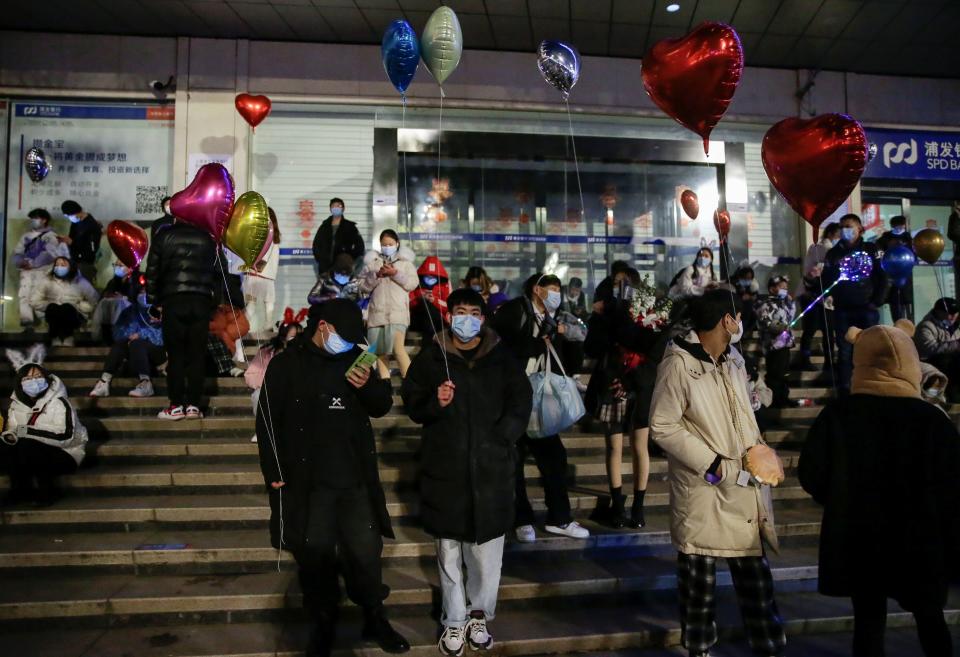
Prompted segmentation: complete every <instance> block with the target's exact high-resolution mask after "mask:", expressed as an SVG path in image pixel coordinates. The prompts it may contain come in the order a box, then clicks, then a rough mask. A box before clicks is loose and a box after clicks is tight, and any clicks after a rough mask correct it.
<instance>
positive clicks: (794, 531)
mask: <svg viewBox="0 0 960 657" xmlns="http://www.w3.org/2000/svg"><path fill="white" fill-rule="evenodd" d="M198 497H200V496H198ZM198 501H202V499H201V500H198ZM130 506H131V507H136V508H149V506H148V505H147V504H146V503H145V502H144V501H143V500H142V499H138V498H132V499H131V504H130ZM238 506H239V505H238ZM264 508H265V507H264ZM155 511H156V512H157V513H158V515H157V516H156V517H166V518H168V519H174V520H175V519H176V518H178V516H177V515H176V514H177V513H180V512H181V511H183V512H184V513H185V512H186V510H185V509H175V508H170V507H167V509H166V510H164V509H155ZM168 511H169V512H170V515H167V516H165V514H166V513H167V512H168ZM199 511H200V513H203V512H204V509H203V508H202V507H201V508H200V509H199ZM105 512H106V511H105ZM258 513H259V514H260V517H261V518H263V520H261V521H260V522H259V523H258V524H259V525H260V526H259V527H241V528H236V529H193V528H186V529H181V528H178V527H177V526H176V525H175V524H170V525H169V526H165V527H164V528H162V529H143V530H133V531H105V532H88V531H76V530H75V531H70V532H66V531H64V532H56V533H51V532H47V531H32V532H25V533H23V532H17V533H12V532H6V533H5V535H2V536H0V572H3V571H5V570H6V571H8V572H19V569H23V568H33V569H37V568H58V569H61V568H70V569H89V568H101V567H110V568H111V569H113V571H114V572H115V571H116V569H117V568H121V569H123V568H135V567H136V568H155V569H168V568H172V569H177V568H183V567H189V568H190V569H197V568H204V567H210V568H213V567H232V568H241V567H251V566H253V567H256V566H261V567H262V566H263V564H268V565H270V564H275V563H276V562H277V559H278V554H277V551H276V550H275V549H274V548H272V547H271V546H270V536H269V532H268V530H267V526H266V518H267V516H268V511H266V512H264V511H263V510H258ZM820 515H821V513H820V510H819V509H818V508H816V507H814V506H812V505H810V506H807V507H806V508H782V509H778V510H777V514H776V520H777V531H778V533H779V534H780V536H781V538H783V539H784V540H790V537H806V538H810V537H815V536H817V534H818V533H819V531H820ZM647 521H648V525H647V526H646V527H644V528H643V529H620V530H615V529H610V528H609V527H605V526H602V525H598V524H596V523H594V522H591V521H588V520H585V521H583V524H584V525H585V526H587V527H589V529H590V531H591V536H590V538H588V539H586V540H576V539H569V538H565V537H561V536H556V535H553V534H549V533H546V532H544V531H543V530H542V529H539V530H538V538H537V541H536V543H518V542H516V541H513V539H512V537H508V541H507V546H506V551H507V552H508V553H510V554H513V553H518V554H526V555H535V554H553V553H563V554H565V555H569V556H571V557H573V558H577V557H579V556H582V557H588V558H592V557H593V556H596V555H599V554H602V553H605V552H609V551H623V550H638V549H645V548H649V547H650V546H658V545H659V546H663V545H668V544H669V543H670V532H669V517H668V512H667V510H666V509H655V508H650V509H648V513H647ZM130 524H131V525H136V523H135V522H134V523H130ZM27 529H35V528H34V527H30V528H27ZM39 529H43V528H39ZM394 532H395V534H396V539H394V540H388V541H386V542H385V543H384V552H383V554H384V557H385V558H387V559H395V558H420V557H433V556H434V555H435V551H434V547H435V543H434V540H433V538H432V537H430V536H429V535H427V534H426V533H425V532H424V531H423V530H422V529H420V528H419V527H418V526H411V525H408V524H397V526H395V527H394ZM279 556H280V559H281V561H283V562H291V561H292V557H291V556H290V555H289V554H288V553H286V552H284V553H282V554H281V555H279ZM271 567H272V566H271Z"/></svg>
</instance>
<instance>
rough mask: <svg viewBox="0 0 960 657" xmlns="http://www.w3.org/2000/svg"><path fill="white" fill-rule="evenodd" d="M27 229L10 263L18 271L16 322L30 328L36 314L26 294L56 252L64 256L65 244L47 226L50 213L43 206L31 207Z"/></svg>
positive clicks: (40, 279)
mask: <svg viewBox="0 0 960 657" xmlns="http://www.w3.org/2000/svg"><path fill="white" fill-rule="evenodd" d="M27 217H28V219H29V221H30V228H29V229H28V230H27V232H25V233H24V234H23V236H22V237H21V238H20V241H19V242H17V245H16V246H15V247H14V249H13V266H14V267H16V268H17V269H18V270H19V272H20V286H19V288H18V290H17V297H18V298H19V309H20V325H21V326H23V327H24V328H25V329H29V330H33V325H34V322H35V321H36V315H35V314H34V312H33V306H31V305H30V296H31V295H32V294H33V290H34V288H36V287H37V286H39V285H40V284H41V283H43V281H44V280H45V279H46V277H47V274H49V273H50V266H51V264H52V263H53V261H54V259H56V257H57V256H60V255H67V253H66V252H65V251H66V247H64V246H63V245H61V244H60V240H59V239H57V234H56V233H54V232H53V229H52V228H50V213H49V212H47V211H46V210H44V209H43V208H34V209H33V210H30V212H29V213H28V214H27Z"/></svg>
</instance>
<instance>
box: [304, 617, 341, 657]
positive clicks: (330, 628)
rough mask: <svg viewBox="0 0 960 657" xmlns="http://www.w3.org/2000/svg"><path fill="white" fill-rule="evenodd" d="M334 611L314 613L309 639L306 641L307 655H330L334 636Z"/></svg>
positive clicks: (321, 656) (335, 623) (312, 656)
mask: <svg viewBox="0 0 960 657" xmlns="http://www.w3.org/2000/svg"><path fill="white" fill-rule="evenodd" d="M336 625H337V618H336V613H333V612H330V613H318V614H316V615H315V619H314V625H313V629H312V630H310V641H309V643H307V657H330V653H331V652H332V650H333V641H334V639H335V638H336Z"/></svg>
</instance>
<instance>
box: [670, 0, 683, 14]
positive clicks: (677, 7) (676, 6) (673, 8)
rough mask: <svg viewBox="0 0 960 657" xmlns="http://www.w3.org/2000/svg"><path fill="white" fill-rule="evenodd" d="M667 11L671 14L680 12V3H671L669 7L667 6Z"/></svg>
mask: <svg viewBox="0 0 960 657" xmlns="http://www.w3.org/2000/svg"><path fill="white" fill-rule="evenodd" d="M667 11H669V12H670V13H671V14H672V13H674V12H677V11H680V3H679V2H671V3H670V4H669V5H667Z"/></svg>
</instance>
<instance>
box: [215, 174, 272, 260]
mask: <svg viewBox="0 0 960 657" xmlns="http://www.w3.org/2000/svg"><path fill="white" fill-rule="evenodd" d="M272 229H273V226H272V225H271V223H270V209H269V208H268V207H267V202H266V200H265V199H264V198H263V197H262V196H260V194H258V193H257V192H246V193H244V194H241V195H240V198H238V199H237V202H236V203H234V205H233V213H232V214H231V215H230V223H228V224H227V230H226V231H224V233H223V243H224V246H226V247H227V248H228V249H230V250H231V251H233V252H234V253H236V254H237V255H238V256H239V257H240V259H241V260H243V262H244V265H246V268H248V269H250V268H253V266H254V265H256V264H257V259H258V258H259V257H260V253H261V252H262V251H263V248H264V246H265V245H266V243H267V240H269V239H270V236H271V233H272V232H273V230H272Z"/></svg>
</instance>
